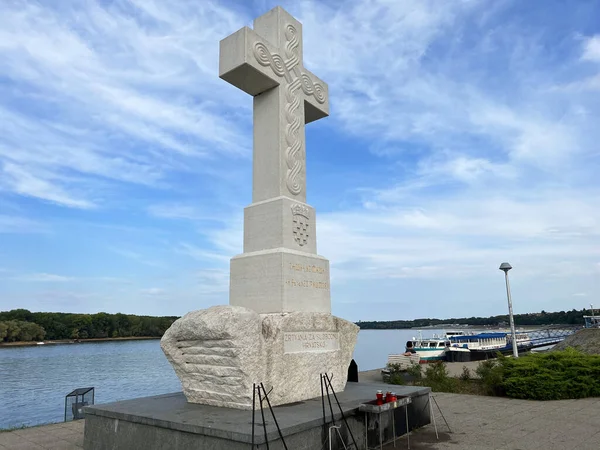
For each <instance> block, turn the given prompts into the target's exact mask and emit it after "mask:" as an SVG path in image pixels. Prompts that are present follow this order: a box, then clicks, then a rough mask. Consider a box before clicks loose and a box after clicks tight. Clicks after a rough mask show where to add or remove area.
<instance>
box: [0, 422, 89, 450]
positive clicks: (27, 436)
mask: <svg viewBox="0 0 600 450" xmlns="http://www.w3.org/2000/svg"><path fill="white" fill-rule="evenodd" d="M84 425H85V422H84V421H83V420H77V421H74V422H65V423H55V424H52V425H42V426H39V427H32V428H22V429H17V430H14V431H7V432H2V433H0V450H79V449H82V448H83V427H84Z"/></svg>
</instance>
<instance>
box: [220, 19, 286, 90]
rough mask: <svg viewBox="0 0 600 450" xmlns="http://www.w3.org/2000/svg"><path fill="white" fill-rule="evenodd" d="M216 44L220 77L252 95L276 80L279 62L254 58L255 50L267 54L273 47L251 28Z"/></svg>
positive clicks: (277, 80) (241, 30)
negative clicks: (217, 46)
mask: <svg viewBox="0 0 600 450" xmlns="http://www.w3.org/2000/svg"><path fill="white" fill-rule="evenodd" d="M219 47H220V48H219V77H220V78H222V79H223V80H225V81H227V82H228V83H231V84H233V85H234V86H235V87H237V88H239V89H241V90H242V91H244V92H246V93H247V94H250V95H252V96H255V95H258V94H260V93H261V92H264V91H266V90H267V89H271V88H273V87H275V86H277V85H278V84H279V82H280V81H279V76H278V74H277V73H276V72H274V71H277V70H278V67H279V66H278V62H277V61H273V62H272V63H271V64H270V65H264V64H260V63H259V62H258V60H257V59H256V58H257V57H256V53H257V52H258V54H259V55H265V57H266V55H267V54H268V55H272V54H273V53H275V50H274V48H273V47H272V46H271V45H270V44H269V43H268V42H265V40H264V39H262V38H261V37H260V36H259V35H258V34H256V33H255V32H254V31H253V30H251V29H250V28H248V27H244V28H242V29H240V30H238V31H236V32H235V33H233V34H232V35H230V36H228V37H226V38H225V39H223V40H222V41H221V42H220V45H219ZM282 73H283V72H282ZM280 76H281V75H280Z"/></svg>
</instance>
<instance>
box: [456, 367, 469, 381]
mask: <svg viewBox="0 0 600 450" xmlns="http://www.w3.org/2000/svg"><path fill="white" fill-rule="evenodd" d="M458 378H459V379H460V380H462V381H469V380H470V379H471V371H470V370H469V368H468V367H467V366H463V370H462V373H461V374H460V376H459V377H458Z"/></svg>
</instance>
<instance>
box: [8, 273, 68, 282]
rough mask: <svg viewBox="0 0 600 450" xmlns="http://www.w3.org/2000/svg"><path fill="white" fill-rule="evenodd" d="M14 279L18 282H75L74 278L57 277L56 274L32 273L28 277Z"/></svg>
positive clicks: (21, 276) (22, 276)
mask: <svg viewBox="0 0 600 450" xmlns="http://www.w3.org/2000/svg"><path fill="white" fill-rule="evenodd" d="M14 279H16V280H18V281H26V282H34V283H35V282H40V283H47V282H48V283H65V282H69V281H74V280H75V278H73V277H66V276H64V275H57V274H54V273H32V274H27V275H20V276H17V277H14Z"/></svg>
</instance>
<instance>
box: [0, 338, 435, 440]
mask: <svg viewBox="0 0 600 450" xmlns="http://www.w3.org/2000/svg"><path fill="white" fill-rule="evenodd" d="M438 331H439V330H428V332H427V333H426V334H427V335H430V333H436V332H438ZM415 334H416V332H415V331H414V330H362V331H361V332H360V333H359V334H358V342H357V344H356V348H355V350H354V359H355V360H356V362H357V364H358V368H359V370H370V369H377V368H380V367H384V366H385V364H386V361H387V355H388V354H389V353H397V352H401V351H403V350H404V345H405V343H406V341H407V340H408V339H410V338H411V337H412V336H413V335H415ZM92 386H93V387H94V388H95V402H96V404H98V403H108V402H113V401H119V400H127V399H131V398H136V397H146V396H150V395H159V394H166V393H170V392H178V391H181V384H180V383H179V379H178V378H177V376H176V375H175V372H174V371H173V369H172V368H171V365H170V364H169V363H168V361H167V360H166V358H165V356H164V354H163V353H162V350H161V349H160V343H159V341H158V340H149V341H113V342H96V343H84V344H64V345H38V346H35V347H12V348H11V347H4V348H0V429H3V428H11V427H18V426H22V425H27V426H31V425H39V424H43V423H52V422H61V421H62V420H64V405H65V396H66V395H67V394H68V393H69V392H71V391H72V390H73V389H76V388H81V387H92Z"/></svg>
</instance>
